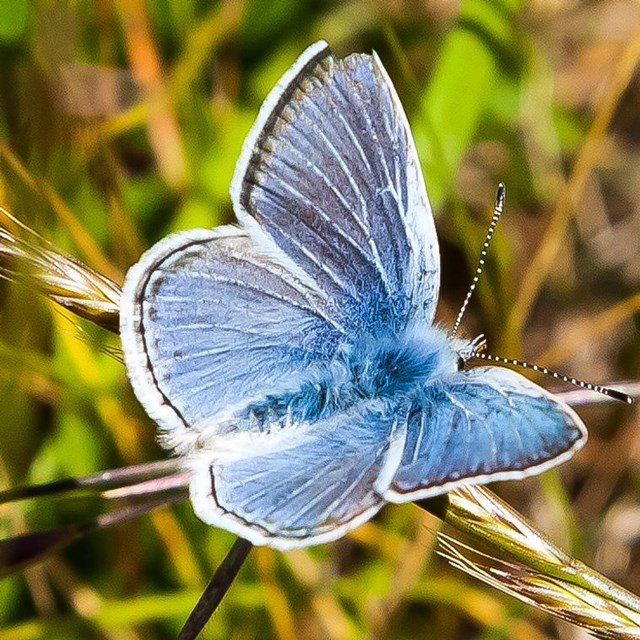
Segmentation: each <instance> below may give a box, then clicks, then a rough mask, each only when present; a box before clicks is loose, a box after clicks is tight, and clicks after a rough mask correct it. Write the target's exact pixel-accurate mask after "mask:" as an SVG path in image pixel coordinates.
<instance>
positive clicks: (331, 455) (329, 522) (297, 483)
mask: <svg viewBox="0 0 640 640" xmlns="http://www.w3.org/2000/svg"><path fill="white" fill-rule="evenodd" d="M370 404H371V406H369V407H364V408H363V407H360V408H356V409H354V410H352V411H350V412H349V413H341V414H338V415H336V416H334V417H332V418H330V419H327V420H321V421H318V422H315V423H313V424H297V425H295V426H293V427H292V428H290V429H286V430H283V431H279V432H278V431H275V432H271V433H262V434H260V435H257V436H256V435H252V434H248V433H246V432H244V433H238V434H235V435H233V434H231V435H227V436H226V437H225V438H224V439H220V440H219V441H218V442H215V441H213V442H209V443H208V444H206V445H205V446H204V450H203V453H202V455H201V456H200V457H195V458H193V459H192V460H191V461H190V462H191V463H192V464H191V466H192V468H193V473H194V475H193V478H192V482H191V501H192V503H193V506H194V509H195V511H196V514H197V515H198V516H199V517H200V518H201V519H202V520H204V521H205V522H207V523H209V524H211V525H213V526H217V527H222V528H224V529H227V530H229V531H232V532H233V533H236V534H237V535H239V536H242V537H243V538H246V539H248V540H250V541H251V542H253V543H254V544H266V545H269V546H272V547H277V548H280V549H289V548H293V547H302V546H308V545H312V544H319V543H321V542H328V541H330V540H335V539H336V538H339V537H341V536H343V535H344V534H345V533H346V532H347V531H348V530H350V529H353V528H354V527H357V526H359V525H360V524H362V523H363V522H365V521H367V520H368V519H369V518H371V517H372V516H373V515H374V514H375V513H376V512H377V511H378V510H379V509H380V507H381V506H382V505H383V504H384V500H383V499H382V498H381V497H380V494H379V492H380V490H384V489H386V488H387V487H388V486H389V482H390V480H391V477H392V476H393V472H394V471H395V469H396V468H397V466H398V463H399V462H400V456H401V455H402V450H403V446H404V424H403V423H402V424H400V426H398V424H397V423H398V422H399V419H398V416H397V415H396V414H395V412H392V411H389V410H388V409H385V408H383V407H375V406H373V403H370ZM400 422H402V421H400ZM207 456H210V457H211V458H212V460H211V461H210V462H209V463H207V461H206V458H207ZM214 456H215V458H214Z"/></svg>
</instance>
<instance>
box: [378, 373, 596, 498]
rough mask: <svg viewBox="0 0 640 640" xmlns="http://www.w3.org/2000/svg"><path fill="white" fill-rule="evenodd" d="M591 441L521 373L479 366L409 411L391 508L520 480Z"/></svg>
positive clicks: (427, 393) (428, 389) (428, 390)
mask: <svg viewBox="0 0 640 640" xmlns="http://www.w3.org/2000/svg"><path fill="white" fill-rule="evenodd" d="M586 440H587V430H586V428H585V426H584V424H583V422H582V420H581V419H580V418H579V417H578V415H577V414H576V413H575V411H573V409H571V408H570V407H569V406H568V405H566V404H565V403H563V402H561V401H560V400H558V399H557V398H555V397H554V396H553V395H552V394H551V393H549V392H548V391H546V390H544V389H543V388H542V387H539V386H538V385H536V384H535V383H533V382H531V381H530V380H527V379H526V378H524V377H523V376H521V375H520V374H518V373H516V372H514V371H511V370H509V369H503V368H499V367H478V368H475V369H471V370H469V371H462V372H459V373H456V374H454V375H451V376H449V377H447V378H443V379H442V381H441V382H437V383H433V384H430V385H426V386H425V387H424V390H423V393H422V394H421V395H420V396H419V397H417V398H416V399H415V400H414V402H413V404H412V406H411V407H410V409H409V417H408V424H407V438H406V443H405V449H404V453H403V455H402V461H401V463H400V466H399V467H398V470H397V471H396V474H395V477H394V479H393V481H392V482H391V486H390V488H389V489H388V490H387V491H386V492H385V493H384V494H383V495H384V497H385V498H386V499H387V500H389V501H390V502H407V501H410V500H418V499H422V498H428V497H431V496H434V495H439V494H442V493H445V492H447V491H450V490H451V489H454V488H455V487H456V486H459V485H464V484H484V483H487V482H492V481H494V480H510V479H520V478H524V477H526V476H530V475H535V474H538V473H542V472H543V471H545V470H546V469H549V468H551V467H554V466H556V465H558V464H560V463H561V462H564V461H565V460H568V459H569V458H571V457H572V456H573V454H574V453H575V452H576V451H577V450H578V449H580V448H581V447H582V446H583V445H584V443H585V442H586Z"/></svg>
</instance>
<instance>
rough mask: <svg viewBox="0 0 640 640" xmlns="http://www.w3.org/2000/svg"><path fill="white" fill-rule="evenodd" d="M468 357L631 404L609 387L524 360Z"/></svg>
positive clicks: (482, 355)
mask: <svg viewBox="0 0 640 640" xmlns="http://www.w3.org/2000/svg"><path fill="white" fill-rule="evenodd" d="M470 357H471V358H478V359H479V360H488V361H489V362H497V363H499V364H510V365H514V366H516V367H521V368H522V369H532V370H533V371H539V372H540V373H544V374H545V375H547V376H551V377H552V378H555V379H556V380H562V381H563V382H568V383H569V384H572V385H574V386H576V387H581V388H582V389H588V390H589V391H595V392H596V393H601V394H602V395H604V396H609V397H610V398H615V399H616V400H621V401H622V402H626V403H627V404H633V398H632V397H631V396H630V395H628V394H626V393H624V392H623V391H618V390H617V389H611V388H610V387H602V386H600V385H599V384H593V383H591V382H584V381H583V380H578V379H577V378H571V377H569V376H565V375H564V374H561V373H558V372H557V371H553V370H552V369H547V367H541V366H539V365H537V364H530V363H529V362H526V361H524V360H514V359H513V358H501V357H499V356H492V355H491V354H489V353H484V352H481V351H474V352H473V353H472V354H471V356H470Z"/></svg>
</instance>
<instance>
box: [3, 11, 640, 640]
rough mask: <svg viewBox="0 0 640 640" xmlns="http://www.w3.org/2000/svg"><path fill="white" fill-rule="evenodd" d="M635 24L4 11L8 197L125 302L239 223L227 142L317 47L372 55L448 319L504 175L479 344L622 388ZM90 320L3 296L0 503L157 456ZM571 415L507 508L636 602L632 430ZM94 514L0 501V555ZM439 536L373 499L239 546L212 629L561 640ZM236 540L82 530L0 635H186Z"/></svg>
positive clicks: (153, 518) (628, 322)
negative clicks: (348, 514) (157, 272)
mask: <svg viewBox="0 0 640 640" xmlns="http://www.w3.org/2000/svg"><path fill="white" fill-rule="evenodd" d="M389 4H392V8H389ZM639 20H640V14H638V11H637V8H636V7H635V5H634V4H633V3H631V2H629V3H624V2H621V3H615V5H614V4H613V3H595V4H593V3H585V4H584V6H583V5H581V4H578V5H576V4H575V3H573V2H569V1H568V0H567V1H566V2H562V1H561V2H555V3H542V2H536V3H533V2H531V3H526V2H515V1H511V0H510V1H506V0H505V1H503V2H489V1H488V0H487V1H485V2H483V1H480V0H473V1H471V0H467V1H463V2H461V3H453V2H451V3H449V2H444V1H443V2H438V3H419V2H414V3H411V2H406V3H400V2H399V3H388V2H385V1H383V0H371V1H367V2H364V1H351V2H331V1H329V0H326V1H324V2H312V1H311V0H277V1H274V2H258V0H253V1H247V2H235V1H233V0H231V1H229V2H226V3H224V4H222V5H221V4H218V3H211V2H205V1H191V0H157V1H153V2H152V1H151V0H149V1H147V2H143V0H135V1H132V2H127V1H125V0H120V1H115V0H114V1H111V0H103V1H99V0H88V1H86V2H72V1H69V2H57V3H51V2H46V1H44V0H42V1H40V0H31V1H29V0H13V1H12V2H10V3H9V2H6V3H2V2H0V205H2V206H4V207H6V208H7V209H8V210H10V211H11V212H12V213H13V214H14V215H15V216H16V217H17V218H18V219H20V220H22V221H24V222H25V223H27V224H28V225H29V226H31V227H33V228H34V229H36V230H37V231H38V232H39V233H40V234H41V235H43V236H45V237H46V238H48V239H49V240H51V241H53V242H54V243H55V244H57V245H59V246H60V247H62V248H64V249H65V250H66V251H68V252H69V253H70V254H72V255H75V256H77V257H78V258H81V259H82V260H83V261H85V262H86V263H87V264H89V265H90V266H92V267H93V268H95V269H96V270H97V271H99V272H101V273H104V274H105V275H108V276H109V277H111V278H113V279H114V280H116V281H118V282H121V279H122V276H123V274H124V273H125V272H126V270H127V268H128V267H129V266H130V265H131V264H132V263H133V262H134V261H135V260H136V259H137V257H138V256H139V255H140V253H141V251H142V250H144V248H146V247H148V246H150V245H151V244H152V243H153V242H155V241H156V240H158V239H160V238H161V237H163V236H164V235H166V234H167V233H169V232H170V231H173V230H176V229H184V228H190V227H195V226H213V225H217V224H221V223H224V222H227V221H229V220H231V219H232V210H231V205H230V201H229V197H228V185H229V181H230V179H231V175H232V172H233V167H234V163H235V160H236V158H237V156H238V153H239V150H240V147H241V145H242V141H243V138H244V136H245V134H246V132H247V131H248V129H249V127H250V126H251V123H252V121H253V118H254V117H255V115H256V113H257V110H258V108H259V106H260V102H261V100H262V99H263V98H264V96H265V95H266V93H267V91H268V90H269V89H270V88H271V87H272V86H273V84H274V83H275V82H276V81H277V79H278V77H279V76H280V75H281V73H282V72H284V71H285V70H286V69H287V68H288V67H289V65H290V64H291V63H292V62H293V61H294V59H295V58H296V56H297V55H298V54H299V53H300V52H301V51H302V50H303V49H304V47H305V46H307V45H308V44H310V43H311V42H313V41H314V40H316V39H318V38H324V39H326V40H328V41H329V43H330V44H331V46H332V47H333V49H334V50H335V51H336V53H338V54H339V55H347V54H349V53H351V52H354V51H358V52H362V51H370V50H371V49H375V50H376V51H377V52H378V53H379V55H380V57H381V59H382V61H383V63H384V64H385V66H386V67H387V69H388V71H389V73H390V75H391V77H392V79H393V80H394V83H395V84H396V87H397V90H398V93H399V94H400V97H401V99H402V101H403V104H404V105H405V108H406V110H407V114H408V117H409V120H410V122H411V125H412V128H413V130H414V134H415V137H416V144H417V147H418V150H419V153H420V157H421V161H422V163H423V168H424V172H425V179H426V182H427V188H428V190H429V193H430V197H431V200H432V204H433V207H434V212H435V215H436V222H437V226H438V230H439V237H440V243H441V250H442V258H443V266H442V299H441V305H440V308H439V320H440V321H441V322H443V323H444V324H447V323H451V321H452V320H453V318H454V317H455V313H456V311H457V309H458V306H459V304H460V303H461V301H462V298H463V296H464V293H465V290H466V287H467V285H468V283H469V281H470V275H471V270H472V268H473V266H474V263H475V260H476V258H477V255H478V253H479V250H480V246H481V242H482V239H483V234H484V230H485V228H486V226H487V224H488V221H489V218H490V209H491V205H492V203H493V198H494V194H495V187H496V185H497V183H498V181H500V180H502V181H504V182H506V184H507V213H506V215H505V218H504V221H503V223H501V224H502V226H501V228H500V229H499V231H498V233H497V235H496V239H495V243H494V245H493V248H492V254H491V256H490V260H489V264H488V266H487V271H486V275H485V276H484V279H483V281H482V283H481V285H480V288H479V291H478V296H477V298H475V299H474V303H473V304H472V305H471V307H472V308H471V309H470V313H469V315H468V317H467V318H466V321H465V327H466V331H467V333H468V334H469V335H471V336H473V335H475V334H476V333H478V332H480V331H482V332H484V333H486V334H487V336H488V338H489V350H490V351H491V352H492V353H498V354H500V355H505V356H513V357H518V356H526V357H527V358H529V359H531V360H534V361H539V362H540V363H541V364H546V365H554V366H558V367H561V368H562V369H563V370H565V371H569V372H571V374H572V375H576V376H579V377H580V376H581V377H584V378H587V379H589V380H591V381H605V382H609V381H612V380H616V379H623V378H624V379H636V378H638V377H639V375H640V370H639V369H640V357H639V356H640V340H639V339H638V330H637V329H638V324H637V322H638V321H637V317H638V309H639V308H640V299H639V298H638V295H637V292H638V285H639V283H640V258H639V256H640V240H639V239H640V208H639V207H640V172H639V171H638V166H640V162H639V161H640V136H638V130H640V129H639V127H640V119H639V116H638V113H637V86H636V85H637V78H636V79H633V78H634V76H633V70H634V68H635V67H636V66H637V60H638V57H639V55H640V54H639V53H638V49H639V48H640V36H639V34H638V31H637V29H635V30H634V26H635V25H636V24H637V23H638V21H639ZM78 62H82V63H89V64H91V65H96V66H94V67H92V68H91V71H90V72H89V71H87V67H83V68H82V69H81V68H80V67H78V65H77V64H75V65H74V64H71V63H78ZM116 70H119V71H116ZM81 71H82V72H81ZM66 83H68V84H66ZM71 89H73V91H74V92H75V96H76V97H75V99H74V100H71V101H70V100H69V92H70V91H71ZM81 327H82V329H83V338H84V339H83V340H79V339H78V329H77V328H76V327H75V325H74V324H73V322H71V321H70V320H69V318H68V317H66V316H63V315H61V314H60V313H57V312H54V311H53V307H52V306H50V305H49V304H48V303H46V302H45V301H43V300H42V299H41V298H39V297H37V296H36V295H35V293H34V291H33V290H32V289H30V288H28V287H24V286H15V285H9V284H7V283H0V399H1V401H0V488H4V487H5V486H6V487H8V486H16V485H19V484H25V483H32V482H45V481H49V480H53V479H57V478H61V477H66V476H73V475H80V474H86V473H91V472H94V471H98V470H101V469H106V468H112V467H118V466H122V465H128V464H134V463H137V462H143V461H148V460H156V459H160V458H163V457H164V456H165V455H166V454H165V453H164V452H163V451H162V450H161V449H160V448H159V446H158V445H157V444H155V440H154V426H153V424H152V423H151V421H150V420H149V419H148V418H147V417H146V416H145V415H144V412H143V411H142V409H141V408H140V406H139V405H138V403H137V401H136V400H135V398H134V396H133V393H132V391H131V389H130V387H129V385H128V383H127V380H126V377H125V374H124V369H123V367H122V364H121V363H120V362H119V361H118V360H117V359H116V358H114V357H113V356H112V355H110V353H109V352H108V351H109V350H110V349H111V350H113V349H117V347H118V338H117V336H115V335H112V334H110V333H109V332H107V331H104V330H101V329H98V328H96V327H94V326H92V325H90V324H88V323H84V322H83V323H82V325H81ZM581 413H582V415H583V416H584V418H585V421H586V422H587V425H588V426H589V429H590V433H591V440H590V442H589V444H588V445H587V447H586V448H585V450H583V451H582V452H581V453H580V454H578V455H577V456H576V458H575V459H574V460H572V461H571V462H570V463H568V464H566V465H564V466H563V467H562V468H561V469H560V470H559V472H552V473H550V474H546V475H545V476H544V477H543V478H542V479H539V480H538V479H533V480H528V481H526V482H522V483H508V484H504V485H500V486H499V487H496V489H497V490H498V491H499V492H500V493H501V495H503V496H504V497H505V498H506V499H507V501H508V502H509V503H510V504H512V505H513V506H514V507H516V508H517V509H518V510H520V511H522V512H524V513H526V514H528V515H530V516H531V517H532V519H533V520H534V521H535V522H537V523H538V524H539V526H540V527H541V528H543V529H544V530H546V531H547V532H549V534H550V535H551V537H552V538H553V539H554V540H555V541H557V542H558V543H559V544H560V545H561V546H562V547H564V548H565V549H567V550H568V551H571V552H572V553H574V554H577V555H578V556H579V557H580V558H581V559H583V560H584V561H586V562H588V563H589V564H597V566H598V567H599V568H600V569H602V570H603V572H604V573H606V574H607V575H609V576H610V577H611V578H613V579H615V580H616V581H618V582H620V583H621V584H623V585H624V586H626V587H628V588H630V589H631V590H632V591H634V592H636V593H638V592H640V564H639V558H640V554H639V553H638V547H637V544H636V543H635V540H636V539H637V537H638V533H639V529H638V525H637V516H636V515H635V514H636V513H637V508H638V502H639V500H638V487H639V486H640V476H639V475H638V464H637V452H636V449H637V447H636V446H635V443H636V442H637V441H638V437H639V436H638V422H637V415H636V413H635V412H634V411H633V410H630V409H627V408H626V407H624V406H613V407H598V408H593V409H591V410H589V409H585V410H583V411H581ZM95 508H96V505H95V503H93V502H91V501H82V500H79V499H61V500H59V501H53V500H45V501H43V500H40V501H35V500H34V501H31V502H27V503H26V504H24V505H20V506H16V505H8V506H4V507H0V537H5V536H9V535H12V534H16V533H18V532H22V531H28V530H34V529H38V528H49V527H54V526H57V525H61V524H63V523H66V522H70V521H73V520H77V519H81V518H84V517H90V516H92V515H94V514H95ZM440 526H441V525H440V523H439V521H438V520H436V519H435V518H433V517H431V516H429V515H428V514H425V513H423V512H422V511H421V510H419V509H417V508H416V507H414V506H412V505H405V506H402V507H398V506H389V507H387V508H385V509H384V510H383V511H382V512H381V514H380V515H379V516H378V517H376V518H375V519H374V521H373V522H371V523H368V524H366V525H364V526H363V527H361V528H360V529H358V530H357V531H356V532H354V533H353V535H350V536H348V537H347V538H346V539H344V540H341V541H338V542H336V543H333V544H331V545H325V546H322V547H319V548H312V549H309V550H303V551H295V552H291V553H288V554H282V553H276V552H272V551H270V550H266V549H261V550H259V551H258V552H256V553H252V555H251V556H250V559H249V561H248V562H247V564H246V565H245V567H244V568H243V569H242V571H241V573H240V575H239V577H238V580H237V581H236V583H235V584H234V586H233V587H232V589H231V590H230V592H229V593H228V595H227V597H226V598H225V600H224V602H223V604H222V605H221V607H220V609H219V610H218V612H217V613H216V616H215V618H214V620H213V621H212V622H210V623H209V625H208V626H207V628H206V631H205V633H204V634H203V637H205V638H211V639H213V638H221V639H222V638H232V639H237V640H245V639H249V638H277V639H278V640H289V639H293V638H304V639H305V640H306V639H307V638H309V639H312V640H313V639H315V638H331V639H334V638H335V639H343V638H344V639H351V638H353V639H359V638H371V639H372V640H373V639H379V638H393V639H394V640H403V639H407V640H408V639H413V638H426V639H430V638H434V639H438V640H454V639H456V640H457V639H466V638H482V639H485V638H486V639H487V640H488V639H489V638H492V639H493V638H500V639H503V638H504V639H510V638H514V639H515V638H521V637H529V638H532V639H534V638H536V639H537V638H553V637H568V636H566V635H564V636H560V634H561V631H558V629H557V628H556V627H555V626H554V623H552V622H551V618H550V617H548V616H547V615H546V614H543V613H541V612H539V611H536V610H534V609H533V608H530V607H525V606H524V605H522V604H521V603H519V602H517V601H515V600H513V599H511V598H509V597H507V596H504V595H502V594H501V593H499V592H498V591H497V590H493V589H491V588H490V587H485V586H483V585H481V584H480V583H479V582H476V581H473V580H472V579H470V578H467V577H466V576H464V575H463V574H462V573H461V572H458V571H456V570H454V569H452V568H451V567H449V566H448V564H447V563H446V562H444V561H442V559H440V558H439V557H437V555H436V554H435V553H434V548H435V539H434V530H436V529H438V528H439V527H440ZM232 541H233V537H232V536H230V535H229V534H227V533H225V532H222V531H217V530H214V529H212V528H210V527H207V526H205V525H204V524H203V523H201V522H200V521H199V520H197V519H196V518H195V516H194V515H193V513H192V511H191V509H190V506H189V504H182V505H180V506H178V507H174V508H171V509H161V510H158V511H157V512H154V513H153V514H152V515H150V516H145V517H142V518H140V519H139V520H137V521H135V522H132V523H128V524H125V525H120V526H118V527H115V528H113V529H110V530H108V531H103V532H99V533H95V534H92V535H91V536H89V537H87V538H85V539H83V540H80V541H78V542H76V543H74V544H73V545H72V546H70V547H69V548H68V549H66V550H65V551H63V552H61V553H60V554H58V555H56V556H55V557H54V558H53V559H51V560H48V561H46V562H45V563H43V564H41V565H37V566H34V567H32V568H31V569H29V570H28V571H26V572H24V573H23V574H20V575H18V576H15V577H12V578H9V579H6V580H4V581H2V582H0V640H4V639H5V638H11V639H14V638H15V639H21V638H25V639H31V638H43V637H50V638H56V639H58V638H79V637H82V638H105V637H106V638H133V639H137V638H140V639H145V638H172V637H175V634H176V633H177V631H178V629H179V628H180V625H181V623H182V622H183V621H184V619H185V617H186V615H188V613H189V611H190V609H191V608H192V606H193V605H194V604H195V601H196V600H197V597H198V595H199V593H200V592H201V591H202V589H203V588H204V586H205V585H206V583H207V581H208V579H209V578H210V576H211V575H212V573H213V571H214V570H215V567H216V566H217V565H218V564H219V563H220V562H221V560H222V558H223V557H224V555H225V553H226V550H227V549H228V548H229V547H230V546H231V544H232Z"/></svg>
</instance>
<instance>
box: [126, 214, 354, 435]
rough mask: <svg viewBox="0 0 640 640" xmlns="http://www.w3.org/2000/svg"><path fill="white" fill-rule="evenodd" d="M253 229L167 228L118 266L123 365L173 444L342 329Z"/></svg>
mask: <svg viewBox="0 0 640 640" xmlns="http://www.w3.org/2000/svg"><path fill="white" fill-rule="evenodd" d="M256 237H257V235H256V234H253V237H251V238H250V237H249V235H248V234H247V233H246V232H245V231H242V230H241V229H238V228H236V227H231V226H228V227H219V228H217V229H214V230H198V229H195V230H191V231H188V232H183V233H177V234H174V235H172V236H169V237H168V238H166V239H165V240H163V241H162V242H160V243H158V244H157V245H155V246H154V247H153V248H152V249H150V250H149V251H148V252H147V253H146V254H145V255H144V256H143V258H142V260H141V261H140V262H139V263H138V264H137V265H135V266H134V267H133V268H132V269H131V270H130V272H129V273H128V274H127V278H126V282H125V285H124V289H123V295H122V308H121V336H122V343H123V351H124V357H125V362H126V364H127V370H128V373H129V377H130V379H131V383H132V385H133V388H134V391H135V392H136V395H137V396H138V399H139V400H140V401H141V403H142V404H143V406H144V407H145V409H146V410H147V412H148V413H149V415H150V416H151V417H152V418H154V419H155V420H156V421H157V422H158V423H159V425H160V426H161V428H163V430H164V431H165V434H167V435H169V436H173V439H174V442H173V443H172V444H173V445H178V444H179V443H180V440H181V439H180V437H179V435H178V434H181V433H184V432H185V430H193V431H195V432H198V431H201V430H202V429H204V428H206V427H209V428H211V427H212V426H213V425H214V424H215V421H216V416H218V415H220V414H221V412H224V413H227V414H228V413H229V412H232V411H233V407H235V406H237V405H238V404H240V405H244V404H246V403H248V402H250V401H251V400H252V399H254V398H263V397H264V396H265V395H266V394H268V393H277V392H278V391H279V390H283V389H291V388H295V385H296V382H297V380H298V377H297V376H299V374H300V372H301V371H303V370H304V369H305V368H307V367H309V366H311V365H312V364H313V363H314V362H316V361H318V360H324V359H326V358H328V357H329V356H330V355H331V354H332V353H333V351H334V350H335V346H336V344H337V343H338V341H339V339H340V337H341V336H342V335H343V329H342V328H341V327H340V326H339V325H337V324H336V323H335V322H334V321H333V320H332V319H331V318H330V316H329V315H328V314H329V311H328V309H327V301H326V299H325V298H324V297H323V296H321V295H319V294H318V293H317V292H316V291H314V290H313V289H312V288H311V287H310V286H309V285H308V284H306V283H305V277H306V276H305V274H304V273H301V272H299V270H296V268H295V266H293V265H291V264H289V263H288V262H287V259H286V256H284V255H282V254H281V252H279V251H278V249H277V247H275V248H274V247H269V246H268V244H267V243H266V241H265V242H264V243H263V244H259V243H257V242H256V240H255V238H256ZM185 442H186V440H185Z"/></svg>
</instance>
